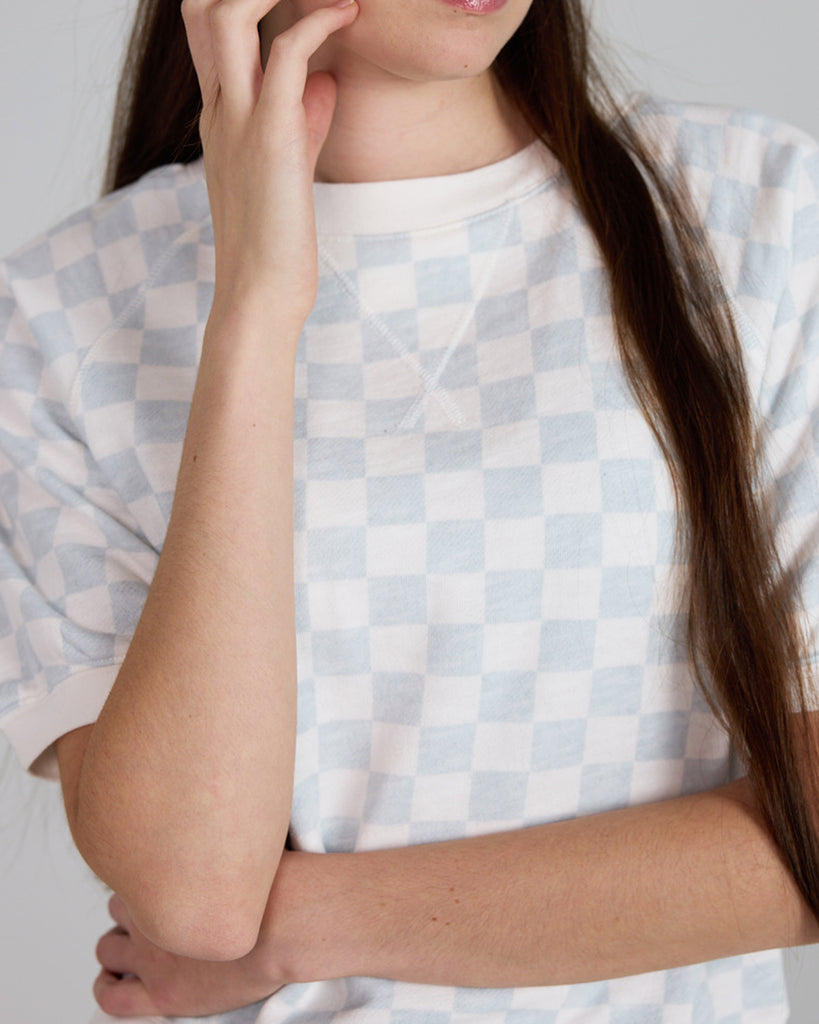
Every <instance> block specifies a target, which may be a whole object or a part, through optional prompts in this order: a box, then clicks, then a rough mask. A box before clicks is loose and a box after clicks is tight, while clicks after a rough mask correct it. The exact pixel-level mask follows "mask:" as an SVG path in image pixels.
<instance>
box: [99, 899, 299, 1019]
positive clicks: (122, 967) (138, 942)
mask: <svg viewBox="0 0 819 1024" xmlns="http://www.w3.org/2000/svg"><path fill="white" fill-rule="evenodd" d="M108 909H109V911H110V914H111V917H113V919H114V921H116V927H115V928H112V929H111V931H109V932H106V933H105V935H103V937H102V938H101V939H100V941H99V943H98V944H97V959H98V960H99V962H100V963H101V964H102V970H101V971H100V974H99V976H98V977H97V979H96V981H95V983H94V996H95V998H96V1000H97V1002H98V1003H99V1005H100V1006H101V1007H102V1009H103V1010H104V1011H105V1012H106V1013H108V1014H110V1015H111V1016H113V1017H142V1016H152V1015H159V1016H183V1017H200V1016H206V1015H208V1014H215V1013H223V1012H225V1011H227V1010H235V1009H237V1008H238V1007H240V1006H247V1005H248V1004H249V1003H255V1002H256V1001H257V1000H259V999H264V998H265V997H267V996H269V995H271V994H272V993H273V992H275V991H276V989H278V988H280V987H281V985H282V984H283V983H284V982H283V980H277V979H272V978H271V977H270V974H271V972H270V964H269V958H267V957H263V956H262V954H261V952H260V951H257V950H256V949H254V950H251V952H250V953H248V954H247V956H244V957H242V959H241V960H231V961H220V962H218V963H215V962H211V961H205V960H190V959H187V958H186V957H181V956H176V955H174V954H173V953H168V952H167V951H166V950H164V949H160V948H159V947H158V946H155V945H154V944H153V943H152V942H150V941H149V940H148V939H146V938H145V936H144V935H143V934H142V932H140V930H139V929H138V928H137V926H136V925H135V924H134V922H133V921H132V920H131V915H130V914H129V912H128V908H127V907H126V905H125V903H124V902H123V900H122V899H120V897H119V896H116V895H115V896H112V897H111V900H110V902H109V904H108ZM263 961H267V963H265V962H263Z"/></svg>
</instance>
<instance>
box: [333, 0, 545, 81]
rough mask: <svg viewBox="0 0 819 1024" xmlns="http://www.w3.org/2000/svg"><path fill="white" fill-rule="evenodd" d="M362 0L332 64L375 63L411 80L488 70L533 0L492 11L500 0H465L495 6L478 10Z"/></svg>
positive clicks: (435, 1)
mask: <svg viewBox="0 0 819 1024" xmlns="http://www.w3.org/2000/svg"><path fill="white" fill-rule="evenodd" d="M359 2H360V7H361V13H360V14H359V16H358V18H357V19H356V21H355V22H354V23H353V24H352V25H351V26H350V27H349V28H346V29H343V30H342V31H341V32H339V33H338V35H337V36H336V37H335V39H334V40H333V45H332V49H333V51H334V53H333V58H334V59H333V60H332V61H331V64H333V65H335V69H337V70H338V71H343V70H352V68H353V65H356V64H358V65H369V66H370V67H371V68H372V69H373V70H375V69H378V70H380V71H381V72H382V73H386V74H388V75H391V76H394V77H397V78H402V79H405V80H410V81H447V80H456V79H463V78H470V77H474V76H476V75H480V74H482V73H484V72H485V71H486V70H487V69H488V68H490V67H491V66H492V64H493V62H494V60H495V58H496V57H497V55H498V54H499V53H500V51H501V49H502V48H503V47H504V46H505V45H506V43H507V42H508V41H509V39H510V38H511V37H512V35H513V34H514V33H515V31H516V30H517V28H518V27H519V25H520V23H521V22H522V21H523V18H524V17H525V15H526V12H527V11H528V9H529V6H530V0H506V2H505V3H504V4H503V6H502V7H501V8H500V9H498V10H496V11H492V10H491V7H492V6H493V4H496V3H498V2H500V0H459V2H460V3H462V4H464V5H468V4H469V3H473V4H477V5H483V6H484V7H485V8H486V9H487V10H489V13H486V14H472V13H469V11H468V10H466V9H464V8H463V7H460V6H454V5H453V4H451V3H448V2H446V0H417V2H415V0H409V2H407V0H400V2H397V0H359ZM325 66H326V65H325Z"/></svg>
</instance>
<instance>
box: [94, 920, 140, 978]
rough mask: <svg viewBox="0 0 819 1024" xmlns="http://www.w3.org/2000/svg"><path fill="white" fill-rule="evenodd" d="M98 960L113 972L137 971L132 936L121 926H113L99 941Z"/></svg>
mask: <svg viewBox="0 0 819 1024" xmlns="http://www.w3.org/2000/svg"><path fill="white" fill-rule="evenodd" d="M96 953H97V960H98V961H99V963H100V966H101V967H104V968H105V969H106V970H107V971H110V972H111V973H112V974H119V975H122V974H133V973H135V971H136V964H135V963H134V950H133V945H132V943H131V939H130V936H129V935H128V933H127V932H124V931H123V930H122V929H121V928H112V929H111V931H110V932H106V933H105V935H103V937H102V938H101V939H100V940H99V942H98V943H97V950H96Z"/></svg>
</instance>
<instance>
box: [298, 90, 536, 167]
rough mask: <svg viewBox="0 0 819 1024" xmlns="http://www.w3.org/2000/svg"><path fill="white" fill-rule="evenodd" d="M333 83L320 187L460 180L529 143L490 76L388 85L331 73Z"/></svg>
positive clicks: (320, 160)
mask: <svg viewBox="0 0 819 1024" xmlns="http://www.w3.org/2000/svg"><path fill="white" fill-rule="evenodd" d="M336 81H337V83H338V101H337V105H336V111H335V115H334V117H333V123H332V126H331V128H330V133H329V135H328V137H327V141H326V142H325V144H324V147H323V149H322V151H321V155H320V157H319V162H318V166H317V168H316V180H318V181H336V182H356V181H358V182H361V181H390V180H397V179H403V178H422V177H434V176H438V175H443V174H457V173H460V172H462V171H470V170H474V169H475V168H478V167H484V166H486V165H487V164H491V163H495V162H497V161H499V160H503V159H504V158H506V157H508V156H511V155H512V154H513V153H516V152H517V151H518V150H520V149H522V148H523V146H525V145H526V144H527V143H528V142H530V141H531V138H532V136H531V133H530V132H529V131H528V129H527V128H526V126H525V125H524V124H523V123H522V119H521V118H520V117H519V116H518V115H517V113H516V112H515V111H514V110H513V109H512V108H511V107H510V105H509V104H508V101H507V100H506V98H505V96H504V95H503V94H502V92H501V90H500V88H499V87H498V85H497V83H496V81H495V78H494V75H493V74H492V72H491V71H486V72H484V73H483V74H482V75H478V76H476V77H472V78H466V79H463V80H456V81H448V82H440V81H434V82H428V81H427V82H413V81H406V80H403V81H401V80H395V81H393V82H389V81H385V80H384V78H381V77H379V78H378V79H376V77H375V76H373V77H372V78H368V77H367V76H366V75H357V76H346V75H344V74H340V73H339V72H338V71H336Z"/></svg>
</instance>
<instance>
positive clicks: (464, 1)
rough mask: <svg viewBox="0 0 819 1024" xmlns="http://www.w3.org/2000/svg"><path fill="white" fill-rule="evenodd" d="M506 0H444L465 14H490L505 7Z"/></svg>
mask: <svg viewBox="0 0 819 1024" xmlns="http://www.w3.org/2000/svg"><path fill="white" fill-rule="evenodd" d="M506 2H507V0H444V3H445V4H449V6H450V7H457V8H458V9H459V10H461V11H466V13H467V14H492V12H493V11H499V10H500V9H501V7H505V6H506Z"/></svg>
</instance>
